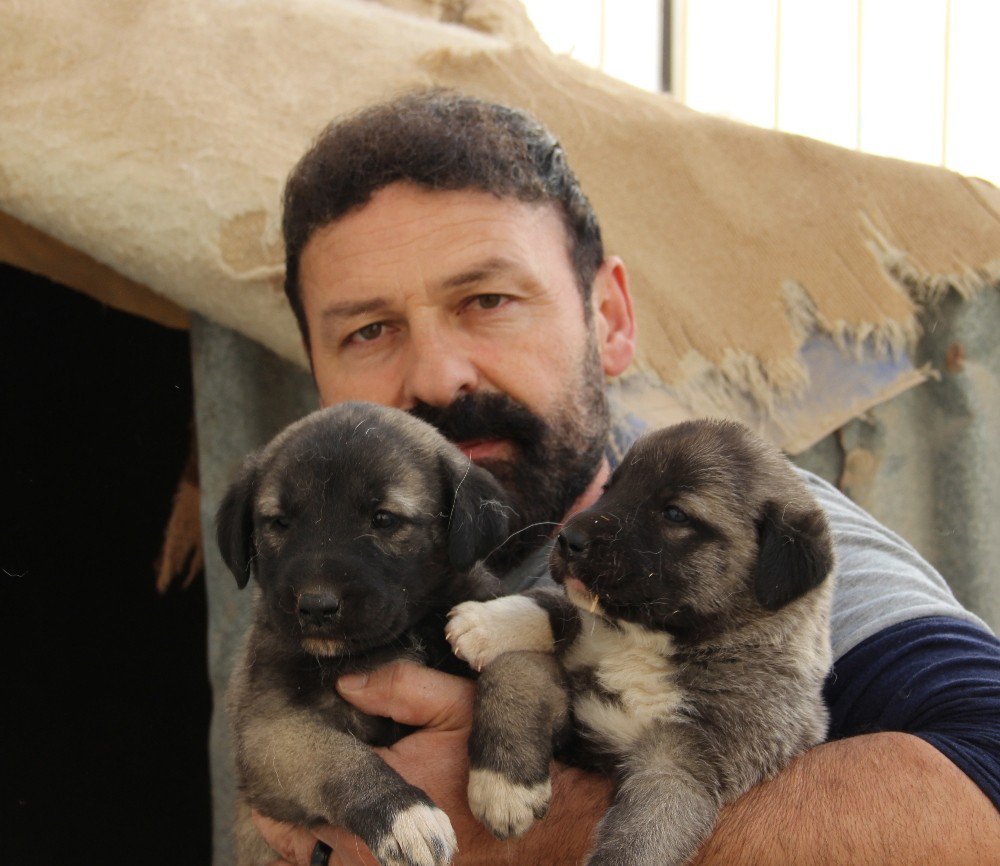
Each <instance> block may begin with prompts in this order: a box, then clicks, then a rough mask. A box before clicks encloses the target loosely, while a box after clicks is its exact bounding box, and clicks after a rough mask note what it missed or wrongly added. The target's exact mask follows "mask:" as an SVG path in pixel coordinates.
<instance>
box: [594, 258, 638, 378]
mask: <svg viewBox="0 0 1000 866" xmlns="http://www.w3.org/2000/svg"><path fill="white" fill-rule="evenodd" d="M591 303H592V304H593V317H594V328H595V331H596V334H597V348H598V351H599V352H600V355H601V363H602V366H603V367H604V373H605V375H606V376H611V377H614V376H620V375H621V374H622V373H624V372H625V370H626V369H627V368H628V365H629V364H631V363H632V359H633V358H634V357H635V314H634V313H633V312H632V294H631V292H630V291H629V286H628V272H627V271H626V270H625V263H624V262H623V261H622V260H621V259H620V258H618V256H609V257H608V258H606V259H605V260H604V261H603V262H602V263H601V266H600V267H599V268H598V269H597V273H596V274H595V276H594V282H593V286H592V289H591Z"/></svg>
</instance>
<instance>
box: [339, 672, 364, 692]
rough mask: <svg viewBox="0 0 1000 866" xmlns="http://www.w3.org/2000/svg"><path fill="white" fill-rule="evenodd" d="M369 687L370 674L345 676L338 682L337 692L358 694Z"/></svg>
mask: <svg viewBox="0 0 1000 866" xmlns="http://www.w3.org/2000/svg"><path fill="white" fill-rule="evenodd" d="M366 685H368V674H344V676H342V677H341V678H340V679H339V680H337V691H341V692H356V691H358V690H359V689H363V688H364V687H365V686H366Z"/></svg>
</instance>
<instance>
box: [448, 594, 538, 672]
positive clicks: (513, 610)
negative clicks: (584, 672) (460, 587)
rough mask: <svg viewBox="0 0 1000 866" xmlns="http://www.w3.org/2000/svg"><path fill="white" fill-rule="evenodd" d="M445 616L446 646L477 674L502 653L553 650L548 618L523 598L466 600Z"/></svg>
mask: <svg viewBox="0 0 1000 866" xmlns="http://www.w3.org/2000/svg"><path fill="white" fill-rule="evenodd" d="M448 617H449V622H448V627H447V629H445V637H447V638H448V643H450V644H451V648H452V650H454V652H455V655H457V656H458V657H459V658H460V659H463V660H464V661H466V662H468V664H469V665H470V666H471V667H473V668H475V669H476V670H477V671H481V670H482V669H483V668H484V667H486V665H488V664H489V663H490V662H491V661H493V659H495V658H496V657H497V656H498V655H500V654H501V653H506V652H515V651H523V650H536V651H539V652H552V651H553V648H554V643H555V640H554V638H553V636H552V626H551V625H549V615H548V614H547V613H546V612H545V611H544V610H542V608H541V607H539V606H538V605H537V604H536V603H535V602H534V601H532V600H531V599H530V598H525V597H524V596H520V595H508V596H504V597H503V598H495V599H493V600H492V601H465V602H462V604H460V605H457V606H456V607H454V608H452V610H451V613H449V614H448Z"/></svg>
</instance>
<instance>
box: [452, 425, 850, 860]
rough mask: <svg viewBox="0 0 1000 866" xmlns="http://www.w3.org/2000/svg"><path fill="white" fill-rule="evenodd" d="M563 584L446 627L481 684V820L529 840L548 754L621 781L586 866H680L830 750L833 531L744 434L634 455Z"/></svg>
mask: <svg viewBox="0 0 1000 866" xmlns="http://www.w3.org/2000/svg"><path fill="white" fill-rule="evenodd" d="M551 564H552V574H553V577H554V578H555V579H556V581H557V582H559V583H562V584H563V587H564V589H565V593H563V592H560V591H555V590H548V591H546V590H541V591H539V590H536V591H533V592H531V593H528V594H526V595H524V596H514V597H509V598H501V599H497V600H494V601H489V602H486V603H483V604H480V603H475V602H470V603H466V604H462V605H459V606H458V607H457V608H456V609H455V611H454V612H453V616H452V619H451V623H450V625H449V632H448V636H449V640H450V641H451V643H452V646H453V648H454V649H455V652H456V653H457V654H458V655H459V656H460V657H462V658H464V659H466V660H467V661H468V662H469V663H470V664H472V665H473V666H474V667H476V668H481V669H482V670H483V673H482V676H481V678H480V680H479V684H478V686H477V697H476V707H475V716H474V728H473V733H472V737H471V739H470V743H469V750H470V757H471V764H472V769H471V774H470V780H469V800H470V804H471V806H472V809H473V812H474V813H475V814H476V815H477V817H479V818H480V819H481V820H482V821H483V822H484V823H485V824H486V826H488V827H489V828H490V829H491V830H492V831H493V832H494V833H495V834H496V835H498V836H500V837H501V838H504V837H506V836H510V835H519V834H521V833H523V832H525V831H526V830H527V829H528V828H529V827H530V826H531V823H532V822H533V820H534V819H535V818H537V817H540V816H541V815H543V814H544V812H545V810H546V809H547V807H548V801H549V796H550V784H549V761H550V759H551V758H552V755H553V748H554V747H555V751H556V753H557V754H559V755H560V756H562V757H564V758H567V759H569V760H572V761H574V762H577V763H583V764H584V765H586V766H590V767H594V768H602V769H606V770H609V771H611V772H613V773H614V774H615V776H616V779H617V787H616V790H615V795H614V801H613V803H612V806H611V808H610V809H609V810H608V812H607V813H606V814H605V816H604V819H603V821H602V822H601V824H600V825H599V827H598V830H597V835H596V839H595V842H594V847H593V851H592V853H591V855H590V859H589V860H588V862H589V863H590V864H592V866H596V864H600V866H610V864H616V866H640V864H641V866H668V864H681V863H684V862H685V861H687V860H688V859H689V858H690V857H691V856H692V855H693V854H694V853H695V851H696V850H697V848H698V846H699V845H700V844H701V842H702V841H703V840H704V839H705V838H706V836H707V835H708V834H709V833H710V832H711V830H712V828H713V826H714V824H715V821H716V817H717V815H718V811H719V808H720V807H721V806H722V805H723V804H724V803H726V802H728V801H730V800H733V799H735V798H736V797H739V796H740V795H741V794H743V793H744V792H745V791H747V790H748V789H749V788H750V787H751V786H753V785H755V784H757V783H758V782H760V781H762V780H763V779H766V778H768V777H769V776H772V775H773V774H775V773H776V772H778V771H779V770H780V769H781V768H783V767H784V766H785V765H786V764H787V763H788V762H789V761H790V760H791V759H792V758H793V757H794V756H795V755H797V754H799V753H800V752H802V751H804V750H806V749H808V748H809V747H810V746H812V745H814V744H816V743H818V742H820V741H822V740H823V738H824V736H825V733H826V725H827V714H826V709H825V707H824V705H823V701H822V686H823V680H824V678H825V676H826V673H827V670H828V668H829V666H830V661H831V659H830V645H829V634H828V628H829V626H828V616H829V605H830V596H831V583H832V581H831V579H830V578H829V575H830V573H831V571H832V569H833V551H832V546H831V540H830V533H829V529H828V527H827V522H826V518H825V516H824V514H823V512H822V511H821V509H820V507H819V505H818V504H817V503H816V501H815V500H814V499H813V497H812V496H811V495H810V493H809V491H808V490H807V488H806V485H805V483H804V482H803V480H802V479H801V478H800V476H799V475H798V474H797V473H796V472H795V470H794V469H793V468H792V466H791V465H790V464H789V463H788V461H787V460H786V459H785V458H784V457H782V456H781V455H780V454H779V453H778V452H777V451H776V450H775V449H773V448H771V447H770V446H768V445H766V444H765V443H764V442H763V441H761V440H760V439H758V438H757V437H756V436H754V435H752V434H751V433H750V432H749V431H748V430H747V429H746V428H744V427H742V426H741V425H738V424H735V423H729V422H705V421H701V422H690V423H685V424H680V425H677V426H675V427H670V428H667V429H665V430H661V431H658V432H655V433H651V434H649V435H647V436H645V437H643V438H642V439H641V440H640V441H639V442H637V443H636V445H635V446H634V447H633V448H632V450H631V451H630V452H629V453H628V454H627V455H626V457H625V459H624V460H623V461H622V464H621V466H620V467H619V468H618V469H617V470H616V472H615V473H614V475H613V476H612V478H611V480H610V482H609V484H608V486H607V488H606V492H605V493H604V495H603V496H602V497H601V499H600V500H599V501H598V502H597V503H596V504H595V505H594V506H593V507H592V508H590V509H588V510H586V511H584V512H582V513H580V514H578V515H576V516H575V517H574V518H573V519H572V520H570V521H569V522H568V523H567V524H566V526H565V527H564V528H563V530H562V532H561V533H560V535H559V537H558V543H557V544H556V547H555V548H554V550H553V553H552V560H551Z"/></svg>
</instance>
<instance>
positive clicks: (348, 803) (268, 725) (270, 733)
mask: <svg viewBox="0 0 1000 866" xmlns="http://www.w3.org/2000/svg"><path fill="white" fill-rule="evenodd" d="M248 721H249V723H248V724H244V725H243V726H242V729H241V730H238V731H237V732H236V734H237V736H236V749H237V754H236V757H237V762H238V765H239V768H240V771H241V775H242V781H243V789H244V793H245V795H246V798H247V800H248V802H249V803H250V805H251V806H253V807H255V808H256V809H257V810H259V811H260V812H261V813H262V814H264V815H267V816H268V817H270V818H274V819H275V820H278V821H286V822H289V823H294V824H304V825H305V826H317V825H319V824H334V825H336V826H340V827H344V828H346V829H348V830H350V831H351V832H352V833H354V834H355V835H357V836H360V837H361V838H362V839H363V840H364V842H365V844H366V845H368V847H369V848H370V849H371V851H372V853H373V854H374V855H375V857H376V859H377V860H378V861H379V862H380V863H382V864H383V866H446V864H448V863H450V862H451V859H452V857H453V856H454V853H455V850H456V848H457V842H456V839H455V833H454V831H453V830H452V827H451V822H450V821H449V820H448V817H447V815H445V813H444V812H442V811H441V810H440V809H438V808H437V807H436V806H435V805H434V803H433V802H431V800H430V798H429V797H428V796H427V795H426V794H425V793H424V792H423V791H421V790H420V789H419V788H415V787H414V786H413V785H410V784H408V783H407V782H405V781H404V780H403V779H402V777H400V776H399V775H398V774H397V773H396V772H395V771H394V770H392V769H391V768H390V767H389V766H388V765H387V764H386V763H385V762H384V761H383V760H382V759H381V758H379V757H378V755H376V754H375V752H374V751H372V749H371V748H369V747H368V746H366V745H364V744H363V743H361V742H360V741H359V740H357V739H356V738H354V737H352V736H351V735H350V734H347V733H344V732H342V731H339V730H336V729H334V728H331V727H330V726H329V724H327V723H325V722H324V720H323V719H321V718H319V717H318V716H316V715H315V714H313V713H311V712H309V711H306V710H294V709H290V708H287V707H285V708H284V709H283V711H282V712H278V713H268V714H261V715H256V716H251V717H250V718H249V720H248Z"/></svg>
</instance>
